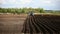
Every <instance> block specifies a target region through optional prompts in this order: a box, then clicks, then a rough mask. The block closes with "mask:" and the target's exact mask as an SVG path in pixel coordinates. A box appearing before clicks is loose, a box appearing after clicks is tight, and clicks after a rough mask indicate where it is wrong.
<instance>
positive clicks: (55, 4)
mask: <svg viewBox="0 0 60 34" xmlns="http://www.w3.org/2000/svg"><path fill="white" fill-rule="evenodd" d="M0 7H2V8H24V7H27V8H29V7H32V8H44V9H46V10H60V0H0Z"/></svg>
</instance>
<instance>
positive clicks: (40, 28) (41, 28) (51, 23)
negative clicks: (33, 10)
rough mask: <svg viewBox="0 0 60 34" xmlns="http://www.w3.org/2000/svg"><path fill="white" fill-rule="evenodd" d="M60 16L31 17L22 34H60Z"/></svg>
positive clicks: (27, 20) (26, 22)
mask: <svg viewBox="0 0 60 34" xmlns="http://www.w3.org/2000/svg"><path fill="white" fill-rule="evenodd" d="M59 24H60V16H42V15H34V16H29V17H28V18H27V19H26V21H25V23H24V27H23V30H22V32H23V33H25V34H60V29H59V28H60V27H59Z"/></svg>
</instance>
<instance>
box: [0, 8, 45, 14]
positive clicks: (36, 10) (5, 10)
mask: <svg viewBox="0 0 60 34" xmlns="http://www.w3.org/2000/svg"><path fill="white" fill-rule="evenodd" d="M30 11H33V12H34V13H44V9H43V8H0V13H13V14H15V13H16V14H20V13H28V12H30Z"/></svg>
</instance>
